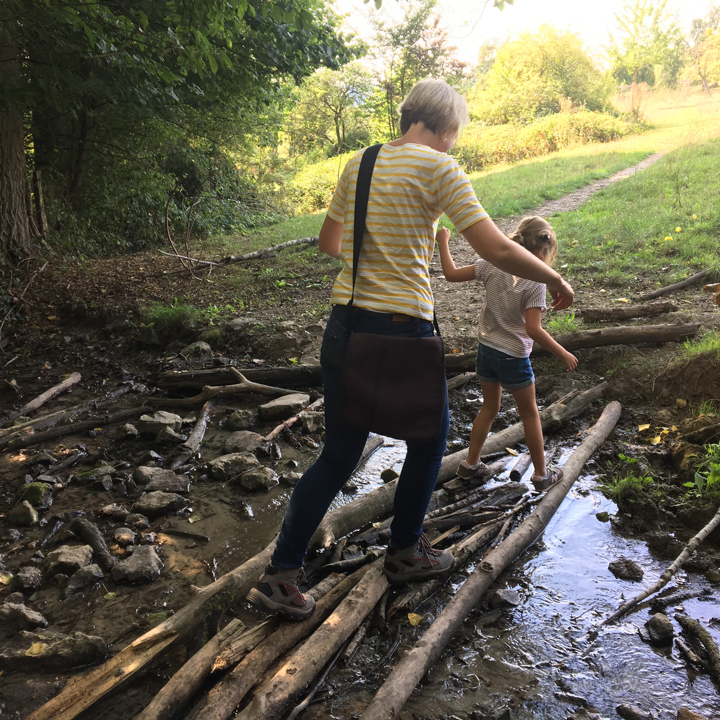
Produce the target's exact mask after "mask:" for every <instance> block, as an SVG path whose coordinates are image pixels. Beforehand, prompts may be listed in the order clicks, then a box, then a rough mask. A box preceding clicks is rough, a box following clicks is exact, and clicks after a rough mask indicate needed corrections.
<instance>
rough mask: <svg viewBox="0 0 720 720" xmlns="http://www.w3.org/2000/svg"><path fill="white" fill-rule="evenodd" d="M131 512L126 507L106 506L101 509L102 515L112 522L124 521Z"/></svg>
mask: <svg viewBox="0 0 720 720" xmlns="http://www.w3.org/2000/svg"><path fill="white" fill-rule="evenodd" d="M128 513H129V510H128V509H127V508H126V507H125V506H124V505H117V504H115V503H113V504H112V505H105V506H104V507H102V508H101V509H100V514H101V515H103V516H105V517H109V518H111V519H112V520H120V521H123V520H124V519H125V518H126V517H127V516H128Z"/></svg>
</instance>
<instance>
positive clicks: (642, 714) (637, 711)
mask: <svg viewBox="0 0 720 720" xmlns="http://www.w3.org/2000/svg"><path fill="white" fill-rule="evenodd" d="M615 712H616V713H617V714H618V715H619V716H620V717H621V718H623V720H654V715H653V714H652V713H649V712H647V711H646V710H643V709H642V708H639V707H637V706H636V705H625V704H623V705H618V706H617V707H616V708H615Z"/></svg>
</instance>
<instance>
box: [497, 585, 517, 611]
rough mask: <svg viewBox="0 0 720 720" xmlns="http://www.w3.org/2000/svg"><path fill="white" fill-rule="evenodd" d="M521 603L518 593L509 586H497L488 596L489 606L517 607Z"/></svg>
mask: <svg viewBox="0 0 720 720" xmlns="http://www.w3.org/2000/svg"><path fill="white" fill-rule="evenodd" d="M521 603H522V600H521V598H520V595H518V593H517V592H516V591H515V590H512V589H510V588H498V589H497V590H495V592H494V593H493V594H492V595H491V596H490V607H492V608H495V609H497V608H502V607H517V606H518V605H520V604H521Z"/></svg>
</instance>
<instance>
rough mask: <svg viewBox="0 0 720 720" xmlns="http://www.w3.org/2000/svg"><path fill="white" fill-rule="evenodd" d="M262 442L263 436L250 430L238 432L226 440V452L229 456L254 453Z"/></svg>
mask: <svg viewBox="0 0 720 720" xmlns="http://www.w3.org/2000/svg"><path fill="white" fill-rule="evenodd" d="M261 442H262V435H260V434H259V433H256V432H251V431H250V430H237V431H236V432H234V433H231V434H230V435H229V437H228V438H227V440H225V445H224V448H223V449H224V451H225V452H226V453H228V454H232V453H244V452H249V453H251V452H254V451H255V448H257V446H258V445H259V444H260V443H261Z"/></svg>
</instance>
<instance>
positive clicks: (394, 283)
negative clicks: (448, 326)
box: [248, 79, 573, 619]
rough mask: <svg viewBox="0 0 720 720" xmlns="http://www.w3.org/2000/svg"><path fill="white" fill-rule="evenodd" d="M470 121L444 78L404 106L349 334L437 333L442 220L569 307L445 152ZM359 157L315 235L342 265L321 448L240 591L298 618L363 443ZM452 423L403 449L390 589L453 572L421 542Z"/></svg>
mask: <svg viewBox="0 0 720 720" xmlns="http://www.w3.org/2000/svg"><path fill="white" fill-rule="evenodd" d="M466 122H467V106H466V104H465V101H464V100H463V98H462V97H461V96H460V95H459V94H458V93H457V92H456V91H455V90H453V89H452V88H451V87H450V86H449V85H447V84H446V83H445V82H442V81H440V80H433V79H428V80H423V81H421V82H419V83H418V84H417V85H415V87H413V89H412V90H411V91H410V93H409V94H408V96H407V98H406V99H405V100H404V101H403V103H402V105H401V106H400V130H401V132H402V137H400V138H399V139H398V140H394V141H393V142H390V143H387V144H385V145H383V146H382V148H381V149H380V152H379V155H378V157H377V160H376V163H375V169H374V171H373V176H372V185H371V187H370V197H369V200H368V209H367V219H366V229H365V235H364V237H363V245H362V251H361V256H360V258H361V259H360V262H359V264H358V272H357V279H356V283H355V292H354V299H353V305H354V308H355V310H354V314H355V319H354V325H353V330H354V331H356V332H369V333H377V334H380V335H394V336H400V337H429V336H432V335H433V333H434V330H433V322H432V319H433V297H432V292H431V289H430V277H429V272H428V267H429V264H430V260H431V258H432V254H433V249H434V241H435V229H436V226H437V221H438V218H439V217H440V215H441V214H442V213H443V212H444V213H446V214H447V216H448V217H449V218H450V220H451V221H452V222H453V224H454V225H455V228H456V230H457V231H458V232H461V233H462V234H463V235H464V237H465V239H466V240H467V241H468V242H469V243H470V245H471V246H472V248H473V249H474V250H475V251H476V252H477V253H478V255H480V257H482V258H484V259H485V260H487V261H489V262H491V263H492V264H493V265H496V266H497V267H498V268H500V269H501V270H504V271H506V272H509V273H512V274H513V275H517V276H520V277H523V278H527V279H528V280H535V281H537V282H541V283H545V284H546V285H547V286H548V289H549V290H550V292H551V294H552V295H553V298H554V302H553V307H555V308H556V309H561V308H564V307H568V306H569V305H570V304H571V303H572V301H573V290H572V288H571V287H570V286H569V285H568V284H567V283H566V282H565V281H564V280H563V279H562V278H561V277H560V275H558V273H557V272H555V271H554V270H552V269H551V268H550V267H548V266H547V265H546V264H545V263H543V262H542V261H541V260H539V259H538V258H536V257H535V256H534V255H532V254H531V253H530V252H528V251H527V250H525V248H523V247H522V246H520V245H518V244H517V243H514V242H512V241H511V240H509V239H508V238H506V237H505V235H503V234H502V233H501V232H500V231H499V230H498V229H497V227H496V226H495V224H494V223H493V222H492V220H490V218H489V217H488V215H487V213H486V212H485V211H484V210H483V208H482V207H481V205H480V203H479V202H478V200H477V198H476V197H475V193H474V192H473V189H472V186H471V185H470V181H469V180H468V178H467V176H466V175H465V173H464V172H463V171H462V170H461V169H460V167H459V166H458V164H457V162H456V161H455V160H454V159H453V158H451V157H449V156H448V155H447V152H448V150H450V148H451V147H452V146H453V145H454V143H455V140H456V139H457V136H458V132H459V130H460V128H461V126H462V125H464V124H465V123H466ZM362 152H363V151H361V152H359V153H357V154H356V155H355V156H354V157H353V158H351V159H350V160H349V161H348V163H347V165H346V166H345V169H344V171H343V173H342V176H341V178H340V181H339V183H338V187H337V189H336V190H335V194H334V195H333V199H332V202H331V204H330V208H329V209H328V214H327V217H326V218H325V221H324V223H323V226H322V229H321V231H320V250H321V251H322V252H324V253H327V254H328V255H330V256H331V257H336V258H341V259H342V260H343V262H344V266H343V268H342V270H341V271H340V273H339V275H338V277H337V279H336V280H335V284H334V286H333V290H332V297H331V302H332V304H333V306H334V307H333V310H332V313H331V314H330V318H329V320H328V323H327V328H326V330H325V335H324V337H323V344H322V349H321V352H320V364H321V365H322V368H323V382H324V386H325V444H324V447H323V450H322V453H321V454H320V457H319V458H318V459H317V461H316V462H315V463H314V464H313V465H312V467H310V468H309V469H308V471H307V472H306V473H305V474H304V475H303V477H302V478H301V479H300V481H299V482H298V483H297V485H296V486H295V488H294V490H293V493H292V496H291V497H290V502H289V504H288V508H287V512H286V514H285V519H284V522H283V526H282V529H281V531H280V535H279V537H278V540H277V545H276V547H275V551H274V552H273V555H272V558H271V561H270V565H268V567H267V568H266V569H265V573H264V575H263V576H262V577H261V578H260V581H259V582H258V584H257V586H256V587H255V588H253V589H252V590H251V591H250V593H249V594H248V599H249V600H250V601H251V602H253V603H255V604H256V605H258V606H259V607H260V608H262V609H264V610H268V611H271V612H279V613H282V614H284V615H286V616H289V617H293V618H296V619H304V618H306V617H309V616H310V614H312V612H313V610H314V609H315V601H314V600H313V598H312V597H310V596H309V595H305V594H303V593H302V592H301V591H300V589H299V588H298V584H299V583H300V582H301V579H302V577H303V571H302V565H303V560H304V557H305V552H306V550H307V546H308V543H309V541H310V538H311V537H312V535H313V533H314V532H315V530H316V529H317V527H318V525H319V524H320V521H321V520H322V518H323V516H324V515H325V513H326V512H327V509H328V507H329V506H330V503H331V502H332V500H333V498H334V497H335V495H336V494H337V493H338V491H339V490H340V488H342V486H343V485H344V484H345V482H346V481H347V479H348V478H349V477H350V474H351V473H352V471H353V470H354V469H355V466H356V465H357V462H358V460H359V458H360V455H361V453H362V450H363V447H364V446H365V441H366V440H367V435H368V433H367V432H365V431H362V430H358V429H356V428H354V427H351V426H349V425H348V424H347V423H345V422H343V421H342V420H341V418H340V380H341V375H342V369H343V362H344V358H345V354H346V350H347V331H346V329H347V321H348V308H347V307H346V305H347V303H348V301H349V300H350V298H351V295H352V260H353V218H354V200H355V185H356V181H357V173H358V168H359V165H360V159H361V157H362ZM448 426H449V413H448V406H447V400H446V403H445V413H444V418H443V421H442V425H441V428H440V432H439V433H438V435H437V437H436V438H435V440H434V441H432V442H422V443H421V442H408V443H407V455H406V458H405V462H404V464H403V468H402V472H401V473H400V478H399V480H398V486H397V491H396V493H395V509H394V513H395V514H394V518H393V522H392V525H391V528H390V532H391V539H390V545H389V547H388V551H387V555H386V558H385V566H384V572H385V574H386V575H387V577H388V579H389V580H390V582H393V583H402V582H404V581H406V580H412V579H416V578H417V579H420V578H422V579H426V578H431V577H434V576H437V575H441V574H444V573H446V572H448V571H449V570H450V569H451V568H452V567H453V564H454V558H453V556H452V555H451V554H450V553H448V552H447V551H442V550H437V549H434V548H432V547H431V546H430V544H429V543H428V541H427V539H426V538H425V536H424V535H422V523H423V519H424V517H425V512H426V510H427V506H428V503H429V501H430V497H431V495H432V492H433V489H434V487H435V482H436V480H437V476H438V471H439V469H440V463H441V461H442V457H443V454H444V452H445V447H446V439H447V432H448Z"/></svg>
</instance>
